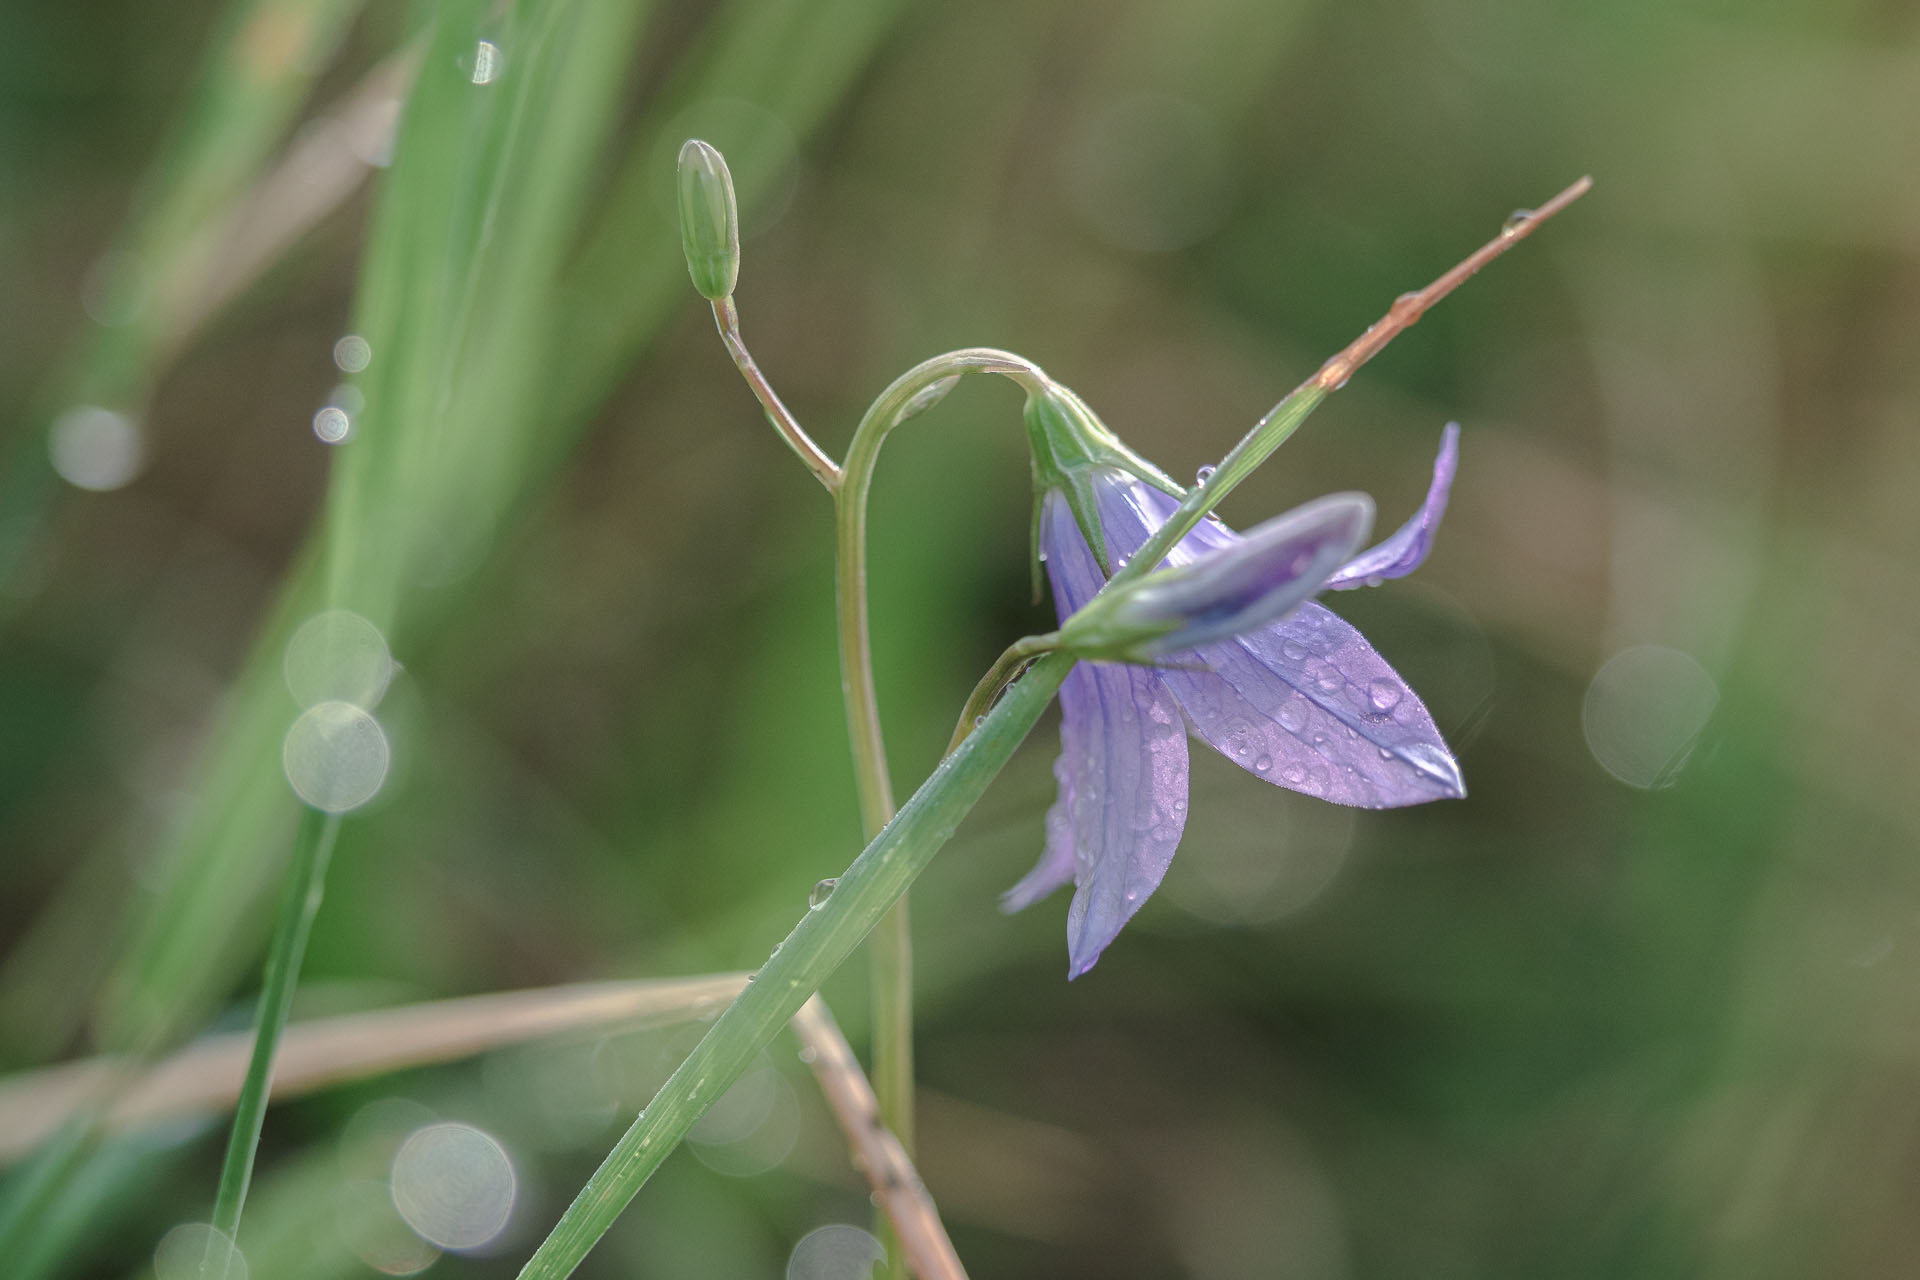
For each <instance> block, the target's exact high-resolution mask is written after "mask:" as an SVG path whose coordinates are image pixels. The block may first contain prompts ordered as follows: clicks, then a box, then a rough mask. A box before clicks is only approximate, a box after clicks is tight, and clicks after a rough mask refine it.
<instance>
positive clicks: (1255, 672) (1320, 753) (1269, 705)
mask: <svg viewBox="0 0 1920 1280" xmlns="http://www.w3.org/2000/svg"><path fill="white" fill-rule="evenodd" d="M1190 652H1191V658H1192V664H1191V669H1189V668H1188V667H1187V666H1186V665H1184V664H1183V665H1180V666H1173V667H1169V668H1168V669H1166V670H1163V671H1162V672H1161V673H1160V674H1161V679H1162V680H1163V681H1164V682H1165V683H1166V686H1167V688H1169V689H1170V690H1172V691H1173V695H1174V696H1175V697H1176V698H1178V699H1179V700H1180V705H1181V707H1182V708H1183V709H1184V710H1185V711H1186V713H1187V718H1188V720H1189V722H1190V723H1191V724H1192V726H1193V731H1194V733H1196V734H1197V735H1198V736H1199V737H1201V738H1202V739H1204V740H1205V741H1206V743H1207V745H1209V746H1211V747H1212V748H1213V749H1214V750H1216V751H1218V752H1219V753H1220V754H1221V755H1223V756H1225V757H1226V758H1227V759H1229V760H1231V761H1233V762H1234V763H1235V764H1237V765H1239V766H1240V767H1241V768H1243V769H1245V770H1246V771H1247V772H1249V773H1251V774H1253V775H1254V776H1255V777H1257V778H1264V779H1266V780H1267V781H1268V782H1271V783H1274V784H1276V785H1278V786H1283V787H1289V788H1291V789H1293V790H1295V791H1302V792H1305V793H1306V794H1308V795H1311V796H1318V797H1320V798H1321V799H1323V800H1331V801H1333V802H1334V803H1335V804H1345V805H1354V806H1357V807H1359V808H1363V809H1391V808H1396V807H1398V806H1400V805H1408V804H1420V803H1422V802H1424V801H1428V800H1440V799H1446V798H1458V797H1461V796H1464V795H1466V785H1465V783H1464V782H1463V780H1462V779H1461V776H1460V766H1459V764H1458V763H1456V762H1455V760H1454V758H1453V754H1452V753H1451V752H1450V751H1448V750H1447V744H1446V742H1445V741H1444V740H1443V739H1442V738H1441V736H1440V731H1439V730H1438V729H1437V728H1435V727H1434V723H1433V717H1432V716H1431V715H1429V714H1428V713H1427V709H1426V707H1425V706H1424V705H1423V704H1422V703H1421V701H1420V698H1419V696H1418V695H1417V694H1415V693H1414V691H1413V690H1412V689H1410V688H1408V687H1407V683H1406V681H1404V680H1402V679H1401V678H1400V677H1399V675H1398V674H1397V673H1395V671H1394V670H1393V668H1392V667H1390V666H1388V665H1387V662H1386V659H1384V658H1382V657H1381V656H1380V655H1379V654H1378V653H1377V652H1375V651H1374V648H1373V646H1372V645H1370V644H1368V643H1367V639H1366V637H1365V636H1363V635H1361V634H1360V632H1359V631H1358V630H1356V629H1355V628H1354V627H1353V626H1351V625H1349V624H1348V623H1347V622H1345V621H1343V620H1342V619H1341V618H1339V617H1337V616H1335V615H1334V614H1333V613H1331V612H1329V611H1328V610H1326V609H1325V608H1323V607H1321V606H1320V605H1317V604H1313V603H1307V604H1303V605H1301V606H1300V607H1299V608H1298V609H1296V610H1295V611H1294V612H1293V613H1291V614H1289V615H1288V616H1287V617H1285V618H1283V619H1281V620H1280V621H1279V622H1277V623H1274V624H1273V625H1272V626H1269V627H1266V628H1264V629H1262V630H1259V631H1255V632H1251V633H1249V634H1247V635H1244V636H1240V637H1238V638H1237V639H1233V640H1223V641H1220V642H1219V643H1217V644H1211V645H1202V646H1200V647H1199V648H1197V649H1194V650H1192V651H1190ZM1174 661H1175V662H1176V663H1178V662H1179V659H1178V658H1177V657H1176V658H1175V659H1174Z"/></svg>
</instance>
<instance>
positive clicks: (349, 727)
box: [280, 701, 393, 813]
mask: <svg viewBox="0 0 1920 1280" xmlns="http://www.w3.org/2000/svg"><path fill="white" fill-rule="evenodd" d="M392 763H393V757H392V752H391V751H390V749H389V748H388V746H387V735H386V733H385V732H384V731H383V730H382V729H381V728H380V722H379V721H377V720H375V719H374V718H373V717H372V716H371V715H369V714H368V713H367V712H366V711H365V710H363V709H362V708H360V707H356V706H354V705H353V704H352V703H350V702H338V701H330V702H318V703H315V704H314V705H313V706H311V707H308V708H307V709H306V710H305V711H303V712H301V713H300V717H299V719H297V720H295V721H294V722H293V727H292V728H291V729H288V730H287V737H286V741H285V742H284V743H283V744H282V745H281V749H280V764H281V767H282V768H283V769H284V770H285V771H286V775H287V784H288V785H289V786H291V787H292V788H293V790H294V793H295V794H297V795H298V796H299V797H300V798H301V799H302V800H304V801H306V802H307V803H308V804H310V805H312V806H313V807H314V808H316V809H320V810H323V811H325V812H327V813H346V812H348V811H350V810H353V809H358V808H359V807H360V806H361V805H363V804H365V803H366V802H367V801H369V800H371V799H373V797H374V796H375V795H377V794H378V793H379V791H380V785H381V784H382V783H383V782H385V781H386V780H387V770H388V768H389V767H390V766H391V764H392Z"/></svg>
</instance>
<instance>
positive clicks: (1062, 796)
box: [1000, 672, 1078, 912]
mask: <svg viewBox="0 0 1920 1280" xmlns="http://www.w3.org/2000/svg"><path fill="white" fill-rule="evenodd" d="M1074 674H1078V673H1077V672H1075V673H1072V674H1069V675H1068V676H1067V679H1069V680H1071V679H1073V675H1074ZM1065 736H1066V730H1065V729H1064V727H1063V728H1062V730H1061V737H1062V738H1064V737H1065ZM1053 778H1054V781H1055V782H1057V783H1059V784H1060V787H1059V791H1058V792H1057V793H1056V794H1055V797H1054V801H1053V807H1052V808H1050V809H1048V810H1047V846H1046V848H1045V849H1043V850H1041V853H1040V861H1038V862H1036V863H1034V865H1033V870H1031V871H1029V872H1027V874H1026V875H1024V876H1021V877H1020V883H1019V884H1016V885H1014V886H1013V888H1011V889H1009V890H1007V891H1006V892H1005V893H1003V894H1001V895H1000V909H1001V910H1002V911H1006V912H1014V911H1024V910H1026V909H1027V908H1028V907H1030V906H1032V905H1033V904H1034V903H1036V902H1038V901H1040V899H1042V898H1044V897H1046V896H1047V895H1048V894H1050V893H1052V892H1053V891H1054V890H1055V889H1058V888H1059V887H1060V886H1061V885H1063V884H1067V883H1068V882H1070V881H1071V880H1072V879H1073V780H1074V770H1073V768H1072V767H1071V765H1070V758H1069V757H1068V755H1067V753H1066V752H1065V751H1064V750H1062V751H1061V753H1060V754H1059V755H1058V756H1055V757H1054V761H1053Z"/></svg>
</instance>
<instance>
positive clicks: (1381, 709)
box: [1367, 679, 1402, 715]
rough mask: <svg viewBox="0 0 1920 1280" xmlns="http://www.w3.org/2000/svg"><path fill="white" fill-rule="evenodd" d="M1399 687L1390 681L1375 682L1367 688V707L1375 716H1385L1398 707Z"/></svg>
mask: <svg viewBox="0 0 1920 1280" xmlns="http://www.w3.org/2000/svg"><path fill="white" fill-rule="evenodd" d="M1401 697H1402V694H1401V692H1400V686H1399V685H1397V684H1395V683H1394V682H1393V681H1391V680H1386V679H1381V680H1375V681H1373V682H1372V683H1370V684H1369V685H1368V686H1367V705H1368V706H1370V707H1372V708H1373V710H1374V712H1375V714H1377V715H1386V714H1387V713H1388V712H1389V711H1392V710H1393V709H1394V708H1395V707H1397V706H1399V705H1400V699H1401Z"/></svg>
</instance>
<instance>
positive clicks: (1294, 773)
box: [1280, 764, 1307, 787]
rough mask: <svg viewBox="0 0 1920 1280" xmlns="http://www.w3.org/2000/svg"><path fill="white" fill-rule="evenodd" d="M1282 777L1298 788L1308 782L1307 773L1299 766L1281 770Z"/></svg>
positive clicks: (1293, 765) (1294, 765) (1290, 766)
mask: <svg viewBox="0 0 1920 1280" xmlns="http://www.w3.org/2000/svg"><path fill="white" fill-rule="evenodd" d="M1280 776H1281V777H1282V778H1285V779H1286V780H1287V781H1288V782H1290V783H1292V784H1293V785H1294V786H1296V787H1297V786H1299V785H1300V784H1301V783H1303V782H1305V781H1306V780H1307V771H1306V770H1305V769H1302V768H1301V767H1300V766H1299V765H1297V764H1290V765H1288V766H1287V767H1286V768H1285V769H1283V770H1281V772H1280Z"/></svg>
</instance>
